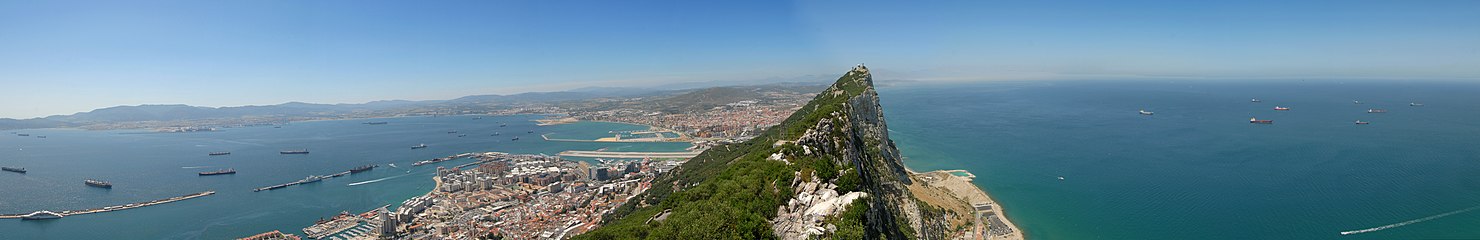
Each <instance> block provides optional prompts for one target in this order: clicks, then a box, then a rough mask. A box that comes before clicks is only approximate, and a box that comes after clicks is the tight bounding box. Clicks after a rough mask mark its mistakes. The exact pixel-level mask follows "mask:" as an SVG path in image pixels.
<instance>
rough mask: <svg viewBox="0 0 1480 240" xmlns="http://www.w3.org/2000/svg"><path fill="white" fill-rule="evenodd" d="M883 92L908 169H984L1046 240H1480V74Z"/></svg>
mask: <svg viewBox="0 0 1480 240" xmlns="http://www.w3.org/2000/svg"><path fill="white" fill-rule="evenodd" d="M880 98H881V99H882V105H883V106H884V109H885V111H886V113H885V116H886V118H887V120H888V124H889V127H890V130H891V137H892V138H893V140H894V141H895V142H896V143H897V144H898V147H899V148H900V150H901V151H902V153H903V155H904V156H905V159H906V160H905V163H906V164H907V165H908V166H910V167H912V168H914V169H915V170H918V171H928V170H936V169H965V170H969V171H971V172H972V173H975V174H976V175H977V176H978V178H977V179H976V182H975V183H976V184H977V185H978V186H980V187H983V188H984V189H986V190H987V192H988V193H989V194H991V195H992V197H993V198H995V199H996V200H998V201H999V202H1000V203H1001V204H1002V205H1003V207H1004V208H1006V209H1007V215H1008V216H1009V218H1011V219H1012V221H1013V222H1015V223H1016V224H1017V225H1018V226H1019V227H1021V228H1022V229H1023V231H1025V232H1026V233H1027V236H1028V237H1029V238H1031V239H1419V238H1451V239H1452V238H1461V239H1477V238H1480V210H1475V209H1476V208H1477V206H1480V84H1475V83H1453V82H1448V83H1446V82H1373V81H1348V82H1342V81H1286V82H1277V81H1262V82H1232V81H1036V82H988V83H970V84H949V85H930V84H917V85H914V86H898V87H885V88H881V89H880ZM1251 98H1258V99H1261V100H1263V102H1262V103H1251V102H1250V99H1251ZM1353 100H1359V101H1361V102H1363V104H1354V103H1353V102H1352V101H1353ZM1410 102H1419V103H1423V104H1425V106H1422V107H1410V106H1408V103H1410ZM1275 106H1283V107H1289V108H1291V110H1290V111H1278V112H1277V111H1274V110H1273V108H1274V107H1275ZM1369 108H1380V109H1387V110H1388V111H1389V112H1388V113H1381V114H1375V113H1366V111H1367V109H1369ZM1140 109H1145V110H1147V111H1152V112H1155V115H1153V116H1143V115H1140V114H1138V113H1137V110H1140ZM1250 117H1258V118H1260V119H1271V120H1274V121H1275V123H1274V124H1272V125H1254V124H1250V123H1249V122H1248V120H1249V118H1250ZM1356 120H1362V121H1367V122H1371V124H1370V125H1356V124H1354V123H1353V122H1354V121H1356ZM1058 176H1064V177H1065V180H1064V181H1059V180H1058V179H1056V178H1057V177H1058ZM1472 210H1473V211H1472ZM1342 232H1351V233H1353V234H1350V235H1343V234H1341V233H1342Z"/></svg>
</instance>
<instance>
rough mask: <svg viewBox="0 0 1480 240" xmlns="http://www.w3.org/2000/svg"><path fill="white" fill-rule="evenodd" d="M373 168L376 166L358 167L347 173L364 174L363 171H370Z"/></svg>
mask: <svg viewBox="0 0 1480 240" xmlns="http://www.w3.org/2000/svg"><path fill="white" fill-rule="evenodd" d="M375 167H378V166H376V165H365V166H359V167H355V168H354V169H350V170H349V173H362V172H365V171H370V170H371V169H375Z"/></svg>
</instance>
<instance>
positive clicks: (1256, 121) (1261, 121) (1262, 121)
mask: <svg viewBox="0 0 1480 240" xmlns="http://www.w3.org/2000/svg"><path fill="white" fill-rule="evenodd" d="M1249 123H1253V124H1274V120H1267V119H1259V118H1249Z"/></svg>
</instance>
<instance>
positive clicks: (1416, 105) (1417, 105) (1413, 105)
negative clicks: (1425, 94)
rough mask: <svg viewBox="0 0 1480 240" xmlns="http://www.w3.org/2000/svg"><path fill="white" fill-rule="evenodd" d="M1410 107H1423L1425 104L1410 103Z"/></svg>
mask: <svg viewBox="0 0 1480 240" xmlns="http://www.w3.org/2000/svg"><path fill="white" fill-rule="evenodd" d="M1408 106H1411V107H1422V106H1423V104H1422V103H1408Z"/></svg>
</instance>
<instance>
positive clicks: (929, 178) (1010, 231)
mask: <svg viewBox="0 0 1480 240" xmlns="http://www.w3.org/2000/svg"><path fill="white" fill-rule="evenodd" d="M910 172H911V173H913V174H914V175H915V178H917V179H920V180H923V182H924V183H926V185H928V186H931V187H937V188H942V189H945V190H947V191H949V192H950V194H951V195H954V196H955V197H956V198H957V199H960V200H963V201H965V202H966V203H968V204H969V205H970V206H969V207H970V208H971V209H972V211H974V212H975V213H977V214H976V216H975V219H974V221H973V222H974V227H972V228H971V229H970V231H971V232H972V234H971V235H970V236H966V239H1003V240H1021V239H1023V238H1024V237H1023V233H1022V230H1021V229H1018V227H1017V225H1016V224H1013V223H1012V221H1011V220H1009V219H1008V217H1007V215H1006V213H1005V212H1004V209H1003V208H1002V206H1001V205H999V204H997V201H995V200H993V199H992V197H991V195H988V194H987V192H986V191H984V190H982V189H981V188H979V187H977V186H976V185H975V184H972V180H973V179H974V178H975V177H976V176H975V175H973V174H971V173H969V172H966V171H965V170H939V171H931V172H926V173H916V172H914V171H913V170H911V171H910ZM952 173H957V174H960V175H957V174H952ZM963 175H964V176H963ZM917 193H919V191H917ZM927 202H928V201H927ZM987 225H992V227H991V229H990V230H988V228H987ZM1001 226H1005V227H1006V228H1005V229H1004V228H1001Z"/></svg>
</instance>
